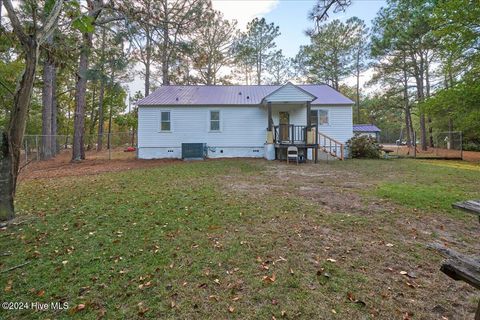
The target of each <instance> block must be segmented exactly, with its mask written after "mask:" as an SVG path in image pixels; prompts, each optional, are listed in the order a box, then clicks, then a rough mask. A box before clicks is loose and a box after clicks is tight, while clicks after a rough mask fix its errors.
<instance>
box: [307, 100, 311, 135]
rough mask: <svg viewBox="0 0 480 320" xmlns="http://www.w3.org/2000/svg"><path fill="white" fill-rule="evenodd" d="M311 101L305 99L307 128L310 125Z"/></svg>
mask: <svg viewBox="0 0 480 320" xmlns="http://www.w3.org/2000/svg"><path fill="white" fill-rule="evenodd" d="M311 109H312V108H311V103H310V101H307V130H308V129H309V127H310V124H311V122H310V121H311V120H310V114H311V112H310V111H311Z"/></svg>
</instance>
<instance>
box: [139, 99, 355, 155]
mask: <svg viewBox="0 0 480 320" xmlns="http://www.w3.org/2000/svg"><path fill="white" fill-rule="evenodd" d="M315 109H325V110H328V111H329V125H328V126H320V127H319V131H320V132H322V133H324V134H326V135H327V136H330V137H332V138H334V139H336V140H339V141H340V142H343V143H344V142H346V141H347V140H348V139H350V138H351V137H352V136H353V131H352V130H353V126H352V107H351V106H328V107H324V106H320V105H312V110H315ZM210 110H219V111H220V127H221V130H220V132H209V129H210V118H209V116H210ZM161 111H170V119H171V132H160V112H161ZM280 111H288V112H289V114H290V124H295V125H305V124H306V107H305V105H304V104H295V105H293V104H273V105H272V116H273V121H274V124H275V125H277V124H278V123H279V112H280ZM266 127H267V110H266V108H265V107H261V106H252V105H245V106H243V105H242V106H212V107H209V106H158V107H150V106H140V107H139V109H138V156H139V158H142V159H152V158H181V146H182V143H206V144H207V147H208V157H212V158H214V157H215V158H216V157H263V156H264V148H263V146H264V143H265V140H266Z"/></svg>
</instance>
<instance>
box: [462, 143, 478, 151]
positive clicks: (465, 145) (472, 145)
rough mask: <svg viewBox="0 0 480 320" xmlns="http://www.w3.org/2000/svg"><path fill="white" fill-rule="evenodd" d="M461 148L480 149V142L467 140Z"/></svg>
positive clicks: (468, 149) (466, 149) (467, 149)
mask: <svg viewBox="0 0 480 320" xmlns="http://www.w3.org/2000/svg"><path fill="white" fill-rule="evenodd" d="M463 150H465V151H480V144H478V143H475V142H467V143H464V144H463Z"/></svg>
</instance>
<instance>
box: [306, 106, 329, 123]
mask: <svg viewBox="0 0 480 320" xmlns="http://www.w3.org/2000/svg"><path fill="white" fill-rule="evenodd" d="M310 112H311V113H310V125H317V124H318V125H319V126H327V125H328V110H311V111H310Z"/></svg>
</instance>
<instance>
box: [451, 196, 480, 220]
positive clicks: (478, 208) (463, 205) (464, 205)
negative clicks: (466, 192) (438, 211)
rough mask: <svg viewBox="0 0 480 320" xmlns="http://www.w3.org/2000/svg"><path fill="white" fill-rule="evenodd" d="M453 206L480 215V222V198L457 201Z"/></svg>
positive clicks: (479, 218)
mask: <svg viewBox="0 0 480 320" xmlns="http://www.w3.org/2000/svg"><path fill="white" fill-rule="evenodd" d="M452 207H453V208H455V209H460V210H463V211H466V212H470V213H473V214H476V215H478V222H480V200H468V201H462V202H456V203H454V204H452Z"/></svg>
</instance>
